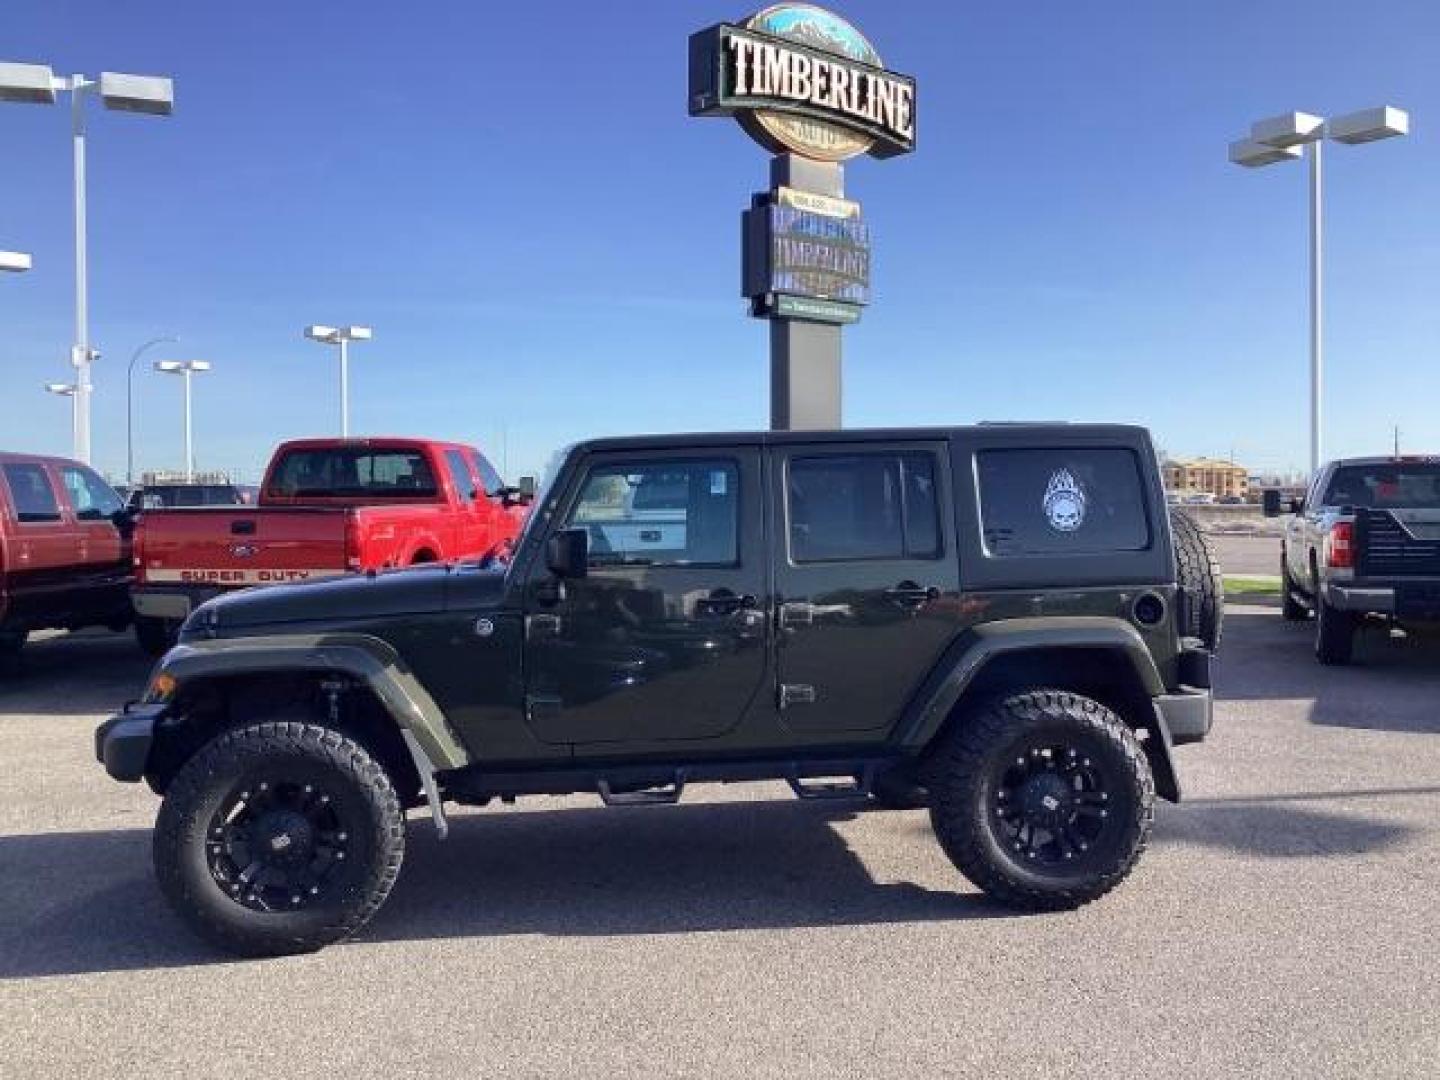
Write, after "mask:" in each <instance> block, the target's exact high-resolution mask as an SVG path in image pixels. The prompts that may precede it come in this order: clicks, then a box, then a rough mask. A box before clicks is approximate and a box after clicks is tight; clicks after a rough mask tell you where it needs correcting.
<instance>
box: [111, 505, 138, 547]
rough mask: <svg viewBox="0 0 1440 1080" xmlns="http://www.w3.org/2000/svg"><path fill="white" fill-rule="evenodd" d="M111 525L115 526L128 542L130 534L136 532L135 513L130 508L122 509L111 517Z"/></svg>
mask: <svg viewBox="0 0 1440 1080" xmlns="http://www.w3.org/2000/svg"><path fill="white" fill-rule="evenodd" d="M110 523H111V524H112V525H114V526H115V528H116V530H117V531H118V532H119V533H120V535H121V536H123V537H125V538H126V539H127V540H128V539H129V538H130V534H131V533H133V532H134V531H135V511H133V510H130V509H128V508H121V509H119V510H116V511H115V512H114V513H113V514H111V515H110Z"/></svg>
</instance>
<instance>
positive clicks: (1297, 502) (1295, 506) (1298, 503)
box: [1290, 499, 1305, 514]
mask: <svg viewBox="0 0 1440 1080" xmlns="http://www.w3.org/2000/svg"><path fill="white" fill-rule="evenodd" d="M1304 509H1305V500H1304V499H1291V500H1290V513H1292V514H1298V513H1300V512H1301V511H1302V510H1304Z"/></svg>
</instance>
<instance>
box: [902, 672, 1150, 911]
mask: <svg viewBox="0 0 1440 1080" xmlns="http://www.w3.org/2000/svg"><path fill="white" fill-rule="evenodd" d="M928 780H929V784H928V787H929V791H930V819H931V822H932V824H933V825H934V828H935V835H936V836H937V837H938V838H939V840H940V845H941V847H943V848H944V849H945V853H946V855H948V856H949V857H950V860H951V862H953V863H954V864H955V866H956V868H957V869H958V870H959V871H960V872H961V873H962V874H964V875H965V876H966V877H967V878H968V879H969V880H970V881H971V882H973V883H974V884H975V885H977V886H979V887H980V888H981V889H982V890H984V892H985V893H986V894H988V895H989V896H990V897H992V898H993V899H995V900H997V901H999V902H1001V903H1003V904H1006V905H1009V906H1011V907H1017V908H1024V909H1027V910H1032V911H1058V910H1065V909H1069V908H1076V907H1079V906H1081V905H1082V904H1086V903H1089V902H1090V901H1091V900H1095V899H1097V898H1099V897H1101V896H1103V895H1104V894H1105V893H1107V892H1109V891H1110V890H1111V889H1113V888H1114V887H1115V886H1116V885H1118V884H1120V882H1121V881H1123V880H1124V879H1125V877H1126V876H1127V875H1128V874H1129V873H1130V871H1131V869H1133V867H1134V866H1135V863H1136V861H1137V860H1138V859H1139V857H1140V855H1141V853H1142V852H1143V851H1144V850H1145V845H1146V844H1147V843H1148V841H1149V838H1150V827H1151V823H1152V821H1153V819H1154V803H1155V781H1154V778H1153V777H1152V776H1151V773H1150V764H1149V762H1148V760H1147V759H1146V757H1145V751H1144V749H1143V748H1142V747H1141V746H1140V744H1139V742H1138V740H1137V739H1136V738H1135V734H1134V732H1133V731H1131V730H1130V728H1129V727H1128V726H1126V724H1125V722H1124V721H1123V720H1121V719H1120V717H1119V716H1117V715H1116V714H1115V713H1114V712H1112V711H1111V710H1110V709H1108V708H1106V707H1105V706H1104V705H1101V704H1100V703H1099V702H1097V701H1093V700H1091V699H1090V698H1086V697H1082V696H1080V695H1079V694H1072V693H1070V692H1068V691H1064V690H1030V691H1025V692H1023V693H1016V694H1012V695H1009V696H1007V697H1003V698H999V699H996V700H994V701H991V702H990V703H989V704H988V705H985V706H983V707H981V708H980V709H978V710H976V711H975V712H973V713H972V714H970V715H968V716H964V717H961V718H960V722H959V724H958V726H957V727H956V728H955V729H954V731H953V732H952V733H951V734H950V735H949V736H947V737H946V739H945V742H944V743H943V744H942V745H941V747H940V748H939V749H938V750H937V752H936V754H935V757H934V759H933V760H932V762H931V767H930V769H929V770H928Z"/></svg>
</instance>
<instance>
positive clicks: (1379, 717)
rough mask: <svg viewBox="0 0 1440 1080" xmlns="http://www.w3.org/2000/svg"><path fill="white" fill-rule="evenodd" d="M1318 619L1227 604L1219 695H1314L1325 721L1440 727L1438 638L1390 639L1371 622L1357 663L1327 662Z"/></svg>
mask: <svg viewBox="0 0 1440 1080" xmlns="http://www.w3.org/2000/svg"><path fill="white" fill-rule="evenodd" d="M1314 633H1315V627H1314V623H1311V622H1302V623H1287V622H1285V621H1284V620H1283V619H1282V618H1281V617H1280V613H1279V611H1278V610H1267V609H1263V608H1260V607H1256V606H1250V605H1246V606H1236V607H1232V608H1230V609H1229V610H1227V611H1226V614H1225V637H1224V640H1222V641H1221V643H1220V654H1219V657H1218V660H1217V662H1216V665H1215V696H1216V698H1217V699H1219V700H1221V701H1246V700H1265V701H1273V700H1281V699H1307V698H1311V699H1314V706H1313V708H1312V710H1311V714H1310V722H1311V723H1313V724H1319V725H1322V726H1327V727H1346V728H1361V729H1366V730H1371V731H1396V732H1413V733H1416V734H1425V733H1429V734H1440V709H1437V708H1436V705H1435V703H1436V701H1437V700H1440V639H1437V638H1435V637H1407V638H1403V639H1399V638H1397V639H1387V637H1386V632H1385V630H1384V629H1383V628H1380V627H1367V628H1366V629H1365V630H1363V631H1362V632H1361V633H1360V635H1359V637H1357V639H1356V643H1355V660H1354V663H1352V664H1349V665H1346V666H1344V667H1325V666H1323V665H1321V664H1320V663H1319V662H1318V661H1316V659H1315V655H1314V652H1313V651H1312V645H1313V640H1314Z"/></svg>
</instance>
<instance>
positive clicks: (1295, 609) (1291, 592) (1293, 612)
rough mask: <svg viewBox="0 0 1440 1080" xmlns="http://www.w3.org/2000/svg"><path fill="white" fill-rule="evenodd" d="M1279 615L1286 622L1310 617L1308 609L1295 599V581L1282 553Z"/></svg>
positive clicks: (1301, 620) (1302, 620)
mask: <svg viewBox="0 0 1440 1080" xmlns="http://www.w3.org/2000/svg"><path fill="white" fill-rule="evenodd" d="M1280 617H1281V618H1283V619H1284V620H1285V621H1286V622H1304V621H1305V620H1306V619H1307V618H1309V617H1310V611H1309V609H1308V608H1306V607H1305V605H1304V604H1302V603H1300V601H1299V600H1296V599H1295V582H1294V581H1293V580H1292V579H1291V577H1290V568H1289V566H1287V565H1286V562H1285V555H1284V554H1283V553H1282V554H1281V555H1280Z"/></svg>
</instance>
